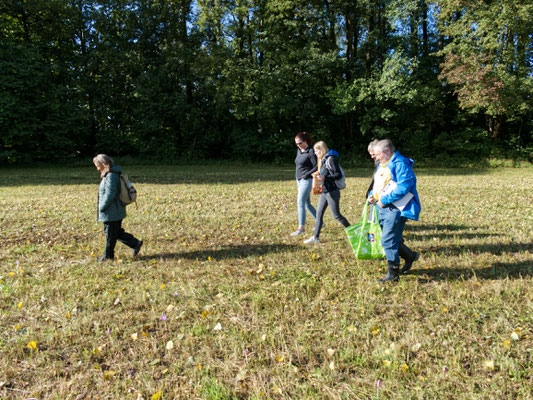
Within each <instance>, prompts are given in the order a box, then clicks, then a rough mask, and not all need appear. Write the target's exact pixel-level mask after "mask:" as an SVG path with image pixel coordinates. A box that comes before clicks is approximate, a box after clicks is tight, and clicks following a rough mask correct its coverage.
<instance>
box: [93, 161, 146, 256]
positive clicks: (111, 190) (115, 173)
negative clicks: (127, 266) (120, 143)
mask: <svg viewBox="0 0 533 400" xmlns="http://www.w3.org/2000/svg"><path fill="white" fill-rule="evenodd" d="M93 163H94V166H95V167H96V169H97V170H98V171H99V172H100V177H101V178H102V180H101V181H100V186H99V188H98V221H100V222H103V223H104V232H105V236H106V247H105V252H104V255H103V256H101V257H98V261H106V260H112V259H113V258H115V245H116V243H117V240H118V241H120V242H122V243H124V244H125V245H126V246H129V247H131V248H132V249H133V256H134V257H135V256H136V255H137V254H139V251H140V250H141V246H142V244H143V242H142V240H138V239H136V238H135V237H134V236H133V235H132V234H130V233H127V232H126V231H124V229H123V228H122V220H123V219H124V218H125V217H126V207H124V206H123V205H122V203H121V201H120V199H119V195H120V173H121V172H122V168H120V166H118V165H115V164H114V162H113V159H112V158H111V157H109V156H107V155H105V154H98V155H97V156H96V157H94V158H93Z"/></svg>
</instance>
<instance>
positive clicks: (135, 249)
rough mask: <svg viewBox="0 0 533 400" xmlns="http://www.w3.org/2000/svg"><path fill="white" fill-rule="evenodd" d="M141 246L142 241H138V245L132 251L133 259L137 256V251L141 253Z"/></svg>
mask: <svg viewBox="0 0 533 400" xmlns="http://www.w3.org/2000/svg"><path fill="white" fill-rule="evenodd" d="M142 245H143V241H142V240H139V245H138V246H137V247H136V248H134V249H133V257H135V256H136V255H137V254H139V251H141V246H142Z"/></svg>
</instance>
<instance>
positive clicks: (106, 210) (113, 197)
mask: <svg viewBox="0 0 533 400" xmlns="http://www.w3.org/2000/svg"><path fill="white" fill-rule="evenodd" d="M109 171H110V172H106V173H105V174H104V176H103V177H102V181H101V182H100V187H99V188H98V221H100V222H113V221H121V220H123V219H124V218H125V217H126V207H124V206H123V205H122V203H121V202H120V199H119V195H120V176H119V173H120V172H122V168H120V167H119V166H118V165H114V164H113V165H112V166H111V168H110V170H109Z"/></svg>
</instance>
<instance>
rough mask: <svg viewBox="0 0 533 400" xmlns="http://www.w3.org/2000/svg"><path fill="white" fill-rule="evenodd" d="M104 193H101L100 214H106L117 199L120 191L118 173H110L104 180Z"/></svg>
mask: <svg viewBox="0 0 533 400" xmlns="http://www.w3.org/2000/svg"><path fill="white" fill-rule="evenodd" d="M103 180H104V191H103V193H101V196H100V200H99V202H98V207H99V210H100V212H105V211H106V210H107V209H108V208H109V207H111V204H113V201H115V199H116V198H117V196H118V194H119V190H120V177H119V175H118V174H116V173H111V172H108V173H107V174H106V175H105V176H104V178H103Z"/></svg>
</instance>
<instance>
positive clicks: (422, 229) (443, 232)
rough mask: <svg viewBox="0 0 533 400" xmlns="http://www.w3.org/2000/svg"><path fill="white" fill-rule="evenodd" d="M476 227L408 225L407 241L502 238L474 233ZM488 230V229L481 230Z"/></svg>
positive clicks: (493, 234)
mask: <svg viewBox="0 0 533 400" xmlns="http://www.w3.org/2000/svg"><path fill="white" fill-rule="evenodd" d="M475 228H476V227H474V226H465V225H438V224H437V225H423V224H415V223H413V224H408V225H407V226H406V228H405V237H406V238H407V240H428V238H430V239H433V238H435V237H438V238H439V239H481V238H487V237H498V236H502V235H501V234H497V233H486V232H479V233H477V232H475V231H474V232H472V229H475ZM481 229H483V230H486V228H481Z"/></svg>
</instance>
